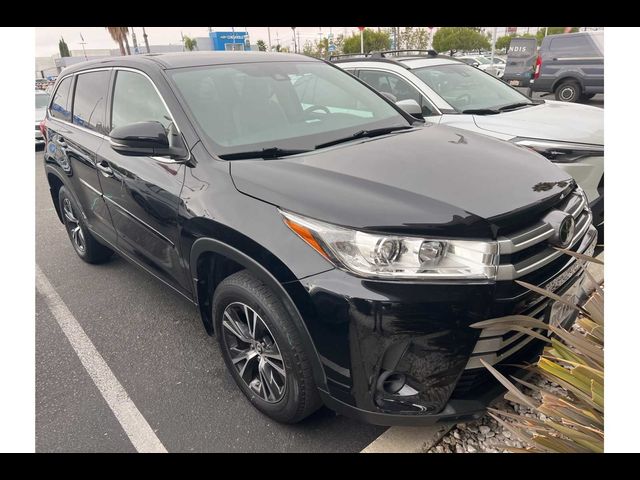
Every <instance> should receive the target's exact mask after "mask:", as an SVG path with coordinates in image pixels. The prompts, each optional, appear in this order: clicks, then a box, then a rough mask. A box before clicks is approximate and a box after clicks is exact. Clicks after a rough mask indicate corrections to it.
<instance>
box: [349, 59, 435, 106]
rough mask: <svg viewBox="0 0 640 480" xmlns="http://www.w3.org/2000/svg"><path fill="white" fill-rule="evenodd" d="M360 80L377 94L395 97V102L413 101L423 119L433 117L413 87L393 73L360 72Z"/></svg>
mask: <svg viewBox="0 0 640 480" xmlns="http://www.w3.org/2000/svg"><path fill="white" fill-rule="evenodd" d="M360 79H361V80H362V81H363V82H365V83H367V84H369V85H370V86H371V87H373V88H375V89H376V90H377V91H378V92H384V93H390V94H391V95H393V96H394V97H396V101H400V100H409V99H411V100H415V101H416V102H418V105H420V107H421V108H422V115H423V116H424V117H428V116H429V115H435V111H434V110H433V109H432V107H431V105H430V104H429V102H428V101H427V100H426V99H425V98H424V96H423V95H422V94H421V93H420V92H419V91H418V90H416V88H415V87H414V86H413V85H411V84H410V83H409V82H407V81H406V80H405V79H403V78H400V77H399V76H398V75H396V74H394V73H389V72H381V71H375V70H360Z"/></svg>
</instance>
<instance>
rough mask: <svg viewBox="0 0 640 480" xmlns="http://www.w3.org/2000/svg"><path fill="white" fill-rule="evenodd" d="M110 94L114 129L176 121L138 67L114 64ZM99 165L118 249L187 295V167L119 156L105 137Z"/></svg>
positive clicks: (172, 162)
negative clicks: (182, 205)
mask: <svg viewBox="0 0 640 480" xmlns="http://www.w3.org/2000/svg"><path fill="white" fill-rule="evenodd" d="M110 98H111V100H110V122H109V123H110V125H109V127H110V130H112V129H114V128H117V127H121V126H124V125H128V124H131V123H136V122H144V121H158V122H160V123H162V125H163V126H164V127H165V128H166V129H167V130H168V129H169V126H170V125H171V124H172V123H174V119H173V116H172V115H171V113H170V111H169V109H168V107H167V106H166V103H165V102H164V100H163V99H162V97H161V96H160V93H159V92H158V90H157V89H156V87H155V85H154V84H153V82H152V81H151V79H150V78H149V77H148V76H147V75H146V74H144V73H142V72H140V71H137V70H133V69H115V70H114V78H113V85H112V89H111V97H110ZM98 168H99V170H100V184H101V185H102V192H103V194H104V198H105V201H106V202H107V205H108V207H109V212H110V213H111V217H112V218H113V224H114V226H115V228H116V231H117V233H118V248H119V250H121V251H122V252H123V253H124V254H125V255H126V256H128V257H129V258H131V259H132V260H134V261H135V262H136V263H138V264H139V265H141V266H142V267H144V268H145V269H146V270H147V271H149V272H151V273H152V274H153V275H155V276H156V277H158V278H160V279H161V280H163V281H164V282H165V283H167V284H169V285H171V286H172V287H174V288H175V289H177V290H178V291H180V292H181V293H183V294H188V292H189V291H190V283H189V279H188V278H187V275H186V271H185V268H184V266H183V265H182V263H181V260H180V255H179V252H178V247H179V243H178V242H179V230H178V205H179V200H180V199H179V197H180V191H181V189H182V185H183V183H184V175H185V169H186V168H187V167H186V166H185V165H184V164H183V163H177V162H175V161H173V160H171V159H168V158H163V157H147V156H125V155H121V154H120V153H118V152H116V151H115V150H113V149H112V148H111V147H110V145H109V144H108V142H106V143H105V146H104V148H102V149H101V150H100V151H99V154H98Z"/></svg>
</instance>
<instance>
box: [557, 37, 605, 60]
mask: <svg viewBox="0 0 640 480" xmlns="http://www.w3.org/2000/svg"><path fill="white" fill-rule="evenodd" d="M549 49H550V50H553V51H554V52H557V53H575V54H580V55H591V54H593V55H595V54H596V53H597V52H595V51H594V48H593V46H592V45H591V44H590V43H589V40H588V39H587V37H586V36H584V35H572V34H570V35H567V36H562V37H558V38H552V39H551V43H550V45H549Z"/></svg>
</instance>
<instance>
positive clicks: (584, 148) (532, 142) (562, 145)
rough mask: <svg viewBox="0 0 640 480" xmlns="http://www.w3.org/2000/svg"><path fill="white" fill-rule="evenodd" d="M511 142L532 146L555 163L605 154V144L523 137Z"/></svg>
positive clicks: (532, 148) (570, 161)
mask: <svg viewBox="0 0 640 480" xmlns="http://www.w3.org/2000/svg"><path fill="white" fill-rule="evenodd" d="M511 142H513V143H515V144H516V145H521V146H523V147H527V148H530V149H531V150H533V151H535V152H538V153H539V154H540V155H543V156H545V157H547V158H548V159H549V160H551V161H552V162H555V163H572V162H575V161H577V160H579V159H580V158H583V157H600V156H602V155H604V146H603V145H590V144H588V143H570V142H554V141H546V140H538V139H535V138H522V137H517V138H514V139H512V140H511Z"/></svg>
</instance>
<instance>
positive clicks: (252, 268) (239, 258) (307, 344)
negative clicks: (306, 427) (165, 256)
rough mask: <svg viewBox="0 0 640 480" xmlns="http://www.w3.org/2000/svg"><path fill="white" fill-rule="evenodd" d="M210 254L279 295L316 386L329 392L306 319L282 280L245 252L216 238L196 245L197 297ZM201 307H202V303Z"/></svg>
mask: <svg viewBox="0 0 640 480" xmlns="http://www.w3.org/2000/svg"><path fill="white" fill-rule="evenodd" d="M207 252H211V253H216V254H219V255H222V256H225V257H227V258H229V259H231V260H233V261H234V262H236V263H238V264H239V265H242V266H243V267H244V268H245V269H247V270H248V271H249V272H251V273H252V274H253V275H255V276H256V278H258V279H259V280H260V281H261V282H263V283H264V284H265V285H267V286H268V287H269V288H270V289H271V290H273V291H274V292H275V293H276V295H277V296H278V298H279V299H280V301H281V302H282V304H283V305H284V307H285V308H286V309H287V311H288V312H289V315H290V316H291V318H292V319H293V323H294V325H295V327H296V329H297V330H298V333H300V338H301V339H302V347H303V348H304V350H305V352H307V354H308V356H309V360H310V362H311V370H312V372H313V378H314V380H315V382H316V386H317V387H318V388H320V389H324V390H326V389H327V380H326V376H325V374H324V369H323V368H322V364H321V363H320V357H319V356H318V352H317V351H316V347H315V345H314V343H313V341H312V339H311V335H310V333H309V330H308V329H307V326H306V324H305V323H304V320H303V319H302V315H301V314H300V311H299V310H298V308H297V306H296V304H295V303H294V302H293V300H292V299H291V297H290V296H289V294H288V293H287V291H286V290H285V289H284V287H283V286H282V284H281V283H280V282H278V280H277V279H276V278H275V277H274V276H273V275H272V274H271V272H269V271H268V270H267V269H266V268H265V267H263V266H262V265H261V264H260V263H258V262H257V261H256V260H254V259H253V258H251V257H250V256H248V255H247V254H245V253H244V252H242V251H240V250H238V249H236V248H234V247H232V246H230V245H228V244H226V243H223V242H221V241H219V240H215V239H213V238H199V239H198V240H196V241H195V242H194V243H193V246H192V247H191V252H190V255H189V268H190V271H191V278H192V279H193V282H194V291H195V292H196V296H197V295H198V293H197V292H198V278H197V272H198V268H197V264H198V258H199V257H200V255H202V254H203V253H207ZM198 300H199V299H198V298H196V301H198ZM198 304H200V302H199V301H198Z"/></svg>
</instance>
